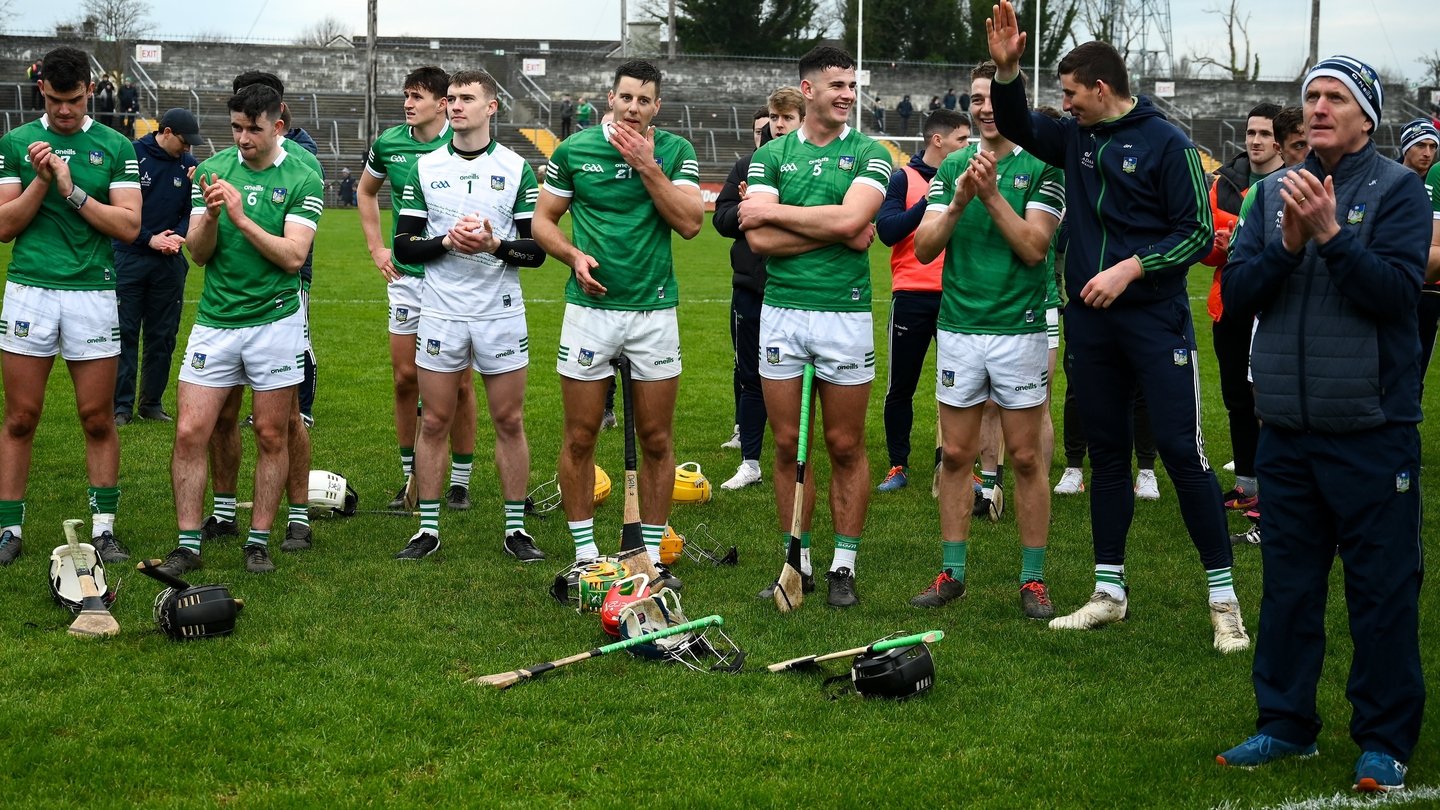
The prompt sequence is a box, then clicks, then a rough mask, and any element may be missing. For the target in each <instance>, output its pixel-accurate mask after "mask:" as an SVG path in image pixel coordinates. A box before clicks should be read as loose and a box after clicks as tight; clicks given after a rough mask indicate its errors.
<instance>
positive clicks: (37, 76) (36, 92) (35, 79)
mask: <svg viewBox="0 0 1440 810" xmlns="http://www.w3.org/2000/svg"><path fill="white" fill-rule="evenodd" d="M44 77H45V71H44V69H43V68H42V67H41V62H40V60H39V59H36V60H35V61H34V62H31V63H30V67H28V68H26V69H25V79H26V81H28V82H29V83H30V109H32V110H41V109H44V108H45V98H44V97H43V96H41V95H40V80H41V79H42V78H44Z"/></svg>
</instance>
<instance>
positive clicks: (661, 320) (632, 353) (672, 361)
mask: <svg viewBox="0 0 1440 810" xmlns="http://www.w3.org/2000/svg"><path fill="white" fill-rule="evenodd" d="M622 354H623V355H625V356H626V357H628V358H630V376H631V378H632V379H635V380H642V381H645V382H654V381H656V380H668V379H671V378H673V377H678V376H680V322H679V320H677V319H676V317H675V307H670V308H669V309H648V310H641V311H638V312H636V311H631V310H619V309H598V308H596V307H582V306H580V305H579V304H566V305H565V321H564V323H563V324H562V325H561V326H560V351H559V352H558V353H557V354H556V357H555V370H556V371H558V372H560V376H562V377H569V378H570V379H572V380H603V379H606V378H607V377H610V376H612V375H613V374H614V373H615V372H614V370H613V369H611V367H610V361H611V360H614V359H615V358H617V357H619V356H620V355H622Z"/></svg>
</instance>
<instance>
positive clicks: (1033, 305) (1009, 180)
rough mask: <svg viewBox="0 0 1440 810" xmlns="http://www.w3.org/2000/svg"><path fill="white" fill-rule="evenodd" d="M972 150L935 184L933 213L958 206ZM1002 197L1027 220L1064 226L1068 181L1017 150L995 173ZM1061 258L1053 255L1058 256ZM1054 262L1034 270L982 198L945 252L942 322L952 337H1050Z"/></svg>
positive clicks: (951, 159) (948, 161) (948, 165)
mask: <svg viewBox="0 0 1440 810" xmlns="http://www.w3.org/2000/svg"><path fill="white" fill-rule="evenodd" d="M979 149H980V145H979V144H971V145H969V146H967V147H965V148H964V149H961V150H960V151H958V152H953V153H951V154H950V155H949V156H948V157H946V158H945V161H944V162H943V163H941V164H940V170H939V171H938V172H936V173H935V179H934V180H932V181H930V201H929V203H928V205H927V206H926V211H941V212H943V211H944V210H945V209H946V207H948V206H949V205H950V200H951V199H952V198H953V197H954V196H955V187H956V185H957V181H958V179H959V178H960V176H961V175H963V174H964V173H965V169H966V167H968V166H969V165H970V158H971V157H973V156H974V155H975V153H976V151H978V150H979ZM995 174H996V178H995V179H996V183H997V184H998V186H999V189H1000V196H1002V197H1004V198H1005V201H1006V202H1007V203H1009V204H1010V208H1011V209H1013V210H1014V211H1015V213H1016V214H1018V215H1020V216H1021V217H1022V218H1023V217H1024V216H1025V213H1026V212H1027V211H1030V210H1032V209H1035V210H1040V211H1044V212H1046V213H1048V214H1051V215H1052V216H1054V217H1055V218H1056V219H1059V218H1060V217H1061V215H1062V214H1063V213H1064V211H1065V174H1064V173H1063V172H1062V171H1060V170H1059V169H1057V168H1055V167H1054V166H1050V165H1048V164H1046V163H1044V162H1043V161H1041V160H1040V159H1039V158H1037V157H1035V156H1034V155H1031V154H1030V153H1028V152H1026V151H1024V150H1022V149H1021V148H1020V147H1018V146H1017V147H1015V148H1014V149H1013V150H1012V151H1011V152H1010V154H1008V155H1005V156H1004V157H1002V158H1000V161H999V163H998V164H997V165H996V167H995ZM1051 255H1052V256H1053V250H1052V254H1051ZM1052 261H1053V259H1052V260H1049V261H1042V262H1040V263H1039V264H1036V265H1035V266H1034V267H1029V266H1027V265H1026V264H1025V263H1024V262H1022V261H1020V258H1019V257H1017V256H1016V255H1015V252H1014V251H1013V250H1011V249H1010V243H1009V242H1007V241H1005V237H1004V235H1002V234H1001V233H1000V229H999V228H998V227H997V226H996V225H995V220H993V219H991V217H990V212H989V211H986V210H985V204H984V203H982V202H980V199H979V198H978V197H977V198H975V199H973V200H971V201H970V202H969V204H967V205H966V206H965V211H964V212H963V213H961V214H960V220H959V222H957V223H956V224H955V230H954V232H952V233H951V234H950V241H949V242H948V243H947V244H946V246H945V269H944V271H943V272H942V273H941V288H942V289H941V293H940V317H939V320H938V321H937V324H936V325H937V326H939V328H941V329H944V330H945V331H947V332H960V333H963V334H971V335H1023V334H1028V333H1031V332H1044V331H1045V309H1046V303H1045V302H1046V299H1047V298H1048V297H1049V295H1048V293H1047V287H1048V286H1049V285H1051V284H1053V283H1054V280H1053V276H1054V275H1055V273H1054V271H1053V269H1052V268H1053V265H1052Z"/></svg>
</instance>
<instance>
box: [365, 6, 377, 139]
mask: <svg viewBox="0 0 1440 810" xmlns="http://www.w3.org/2000/svg"><path fill="white" fill-rule="evenodd" d="M378 2H379V0H366V3H365V31H366V37H365V143H367V144H370V143H374V142H375V131H376V129H377V128H378V126H379V124H378V122H377V120H376V110H375V94H376V92H378V88H377V87H376V81H375V74H376V68H375V37H376V33H377V32H376V28H377V27H378V26H377V25H376V23H375V20H376V8H375V7H376V4H377V3H378Z"/></svg>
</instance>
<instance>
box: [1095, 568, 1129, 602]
mask: <svg viewBox="0 0 1440 810" xmlns="http://www.w3.org/2000/svg"><path fill="white" fill-rule="evenodd" d="M1095 590H1097V591H1103V592H1105V593H1107V594H1109V595H1110V596H1112V597H1114V598H1115V599H1119V600H1121V601H1122V602H1123V601H1124V600H1125V599H1126V596H1125V566H1123V565H1098V564H1097V565H1096V566H1095Z"/></svg>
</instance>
